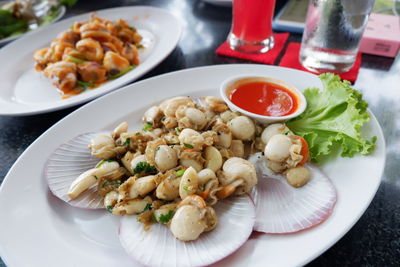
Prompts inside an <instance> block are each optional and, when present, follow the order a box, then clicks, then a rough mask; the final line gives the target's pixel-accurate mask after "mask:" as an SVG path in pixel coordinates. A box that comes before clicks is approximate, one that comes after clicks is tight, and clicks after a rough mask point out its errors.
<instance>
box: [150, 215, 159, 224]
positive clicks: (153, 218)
mask: <svg viewBox="0 0 400 267" xmlns="http://www.w3.org/2000/svg"><path fill="white" fill-rule="evenodd" d="M151 221H152V222H154V223H156V222H158V221H157V218H156V216H155V215H154V213H153V214H151Z"/></svg>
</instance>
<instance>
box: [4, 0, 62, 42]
mask: <svg viewBox="0 0 400 267" xmlns="http://www.w3.org/2000/svg"><path fill="white" fill-rule="evenodd" d="M66 10H67V8H66V7H65V6H60V11H59V13H58V15H57V17H55V18H54V19H53V20H52V21H51V22H50V23H49V24H47V25H50V24H53V23H55V22H56V21H59V20H60V19H61V18H62V17H63V16H64V15H65V11H66ZM47 25H45V26H41V27H39V28H38V29H40V28H42V27H46V26H47ZM36 30H37V29H35V30H32V31H28V32H25V33H23V34H20V35H17V36H10V37H7V38H4V39H0V45H4V44H6V43H9V42H11V41H14V40H15V39H17V38H21V37H22V36H25V35H27V34H30V33H32V32H33V31H36Z"/></svg>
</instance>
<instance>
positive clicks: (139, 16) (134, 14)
mask: <svg viewBox="0 0 400 267" xmlns="http://www.w3.org/2000/svg"><path fill="white" fill-rule="evenodd" d="M91 13H92V12H90V13H86V14H83V15H79V16H76V17H72V18H69V19H66V20H63V21H60V22H58V23H55V24H53V25H50V26H48V27H45V28H43V29H38V30H36V31H35V32H32V33H31V34H28V35H26V36H25V37H22V38H20V39H18V40H16V41H15V42H13V43H11V44H9V45H7V46H5V47H4V48H2V49H0V62H2V68H0V80H1V81H2V86H1V89H0V115H12V116H20V115H32V114H38V113H44V112H50V111H54V110H59V109H64V108H67V107H70V106H74V105H78V104H81V103H84V102H87V101H89V100H92V99H94V98H96V97H99V96H101V95H104V94H106V93H108V92H110V91H112V90H115V89H117V88H119V87H121V86H123V85H125V84H127V83H129V82H132V81H133V80H135V79H137V78H139V77H140V76H142V75H144V74H145V73H147V72H148V71H150V70H151V69H152V68H154V67H155V66H156V65H158V64H159V63H160V62H161V61H162V60H163V59H164V58H166V57H167V56H168V55H169V54H170V53H171V52H172V50H173V49H174V48H175V46H176V45H177V43H178V41H179V38H180V35H181V26H180V23H179V21H178V20H177V19H176V18H175V17H174V16H173V15H172V14H170V13H169V12H167V11H164V10H162V9H159V8H154V7H147V6H133V7H129V6H127V7H118V8H111V9H104V10H99V11H96V14H97V15H98V16H100V17H104V18H107V19H111V20H117V19H119V18H122V19H125V20H126V21H127V22H128V23H129V24H130V25H132V26H134V27H136V28H137V29H138V30H139V33H140V34H142V35H143V42H142V43H143V45H144V46H145V48H144V49H140V50H139V53H140V54H139V59H140V61H141V63H140V64H139V65H138V66H137V67H136V68H135V69H133V70H132V71H130V72H128V73H127V74H125V75H123V76H121V77H120V78H118V79H115V80H112V81H108V82H106V83H105V84H103V85H101V86H100V87H98V88H96V89H91V90H86V91H85V92H83V93H81V94H79V95H76V96H72V97H70V98H67V99H61V97H60V94H59V93H58V91H57V90H56V88H55V87H54V86H53V85H52V84H51V81H50V80H49V79H47V78H46V77H44V75H43V73H42V72H37V71H35V70H34V60H33V58H32V55H33V52H34V51H35V50H36V49H38V48H42V47H46V46H48V45H49V44H50V42H51V41H52V40H53V39H54V38H55V37H56V36H57V34H58V33H60V32H61V31H64V30H67V29H69V27H70V26H71V25H72V24H73V23H74V22H75V21H83V20H87V19H88V18H89V17H90V14H91Z"/></svg>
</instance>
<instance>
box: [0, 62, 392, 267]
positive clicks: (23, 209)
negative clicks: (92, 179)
mask: <svg viewBox="0 0 400 267" xmlns="http://www.w3.org/2000/svg"><path fill="white" fill-rule="evenodd" d="M244 74H249V75H267V76H271V77H275V78H277V79H280V80H283V81H285V82H287V83H289V84H292V85H294V86H296V87H297V88H299V89H300V90H304V89H305V88H307V87H310V86H316V87H321V86H322V85H321V82H320V81H319V79H318V78H317V76H314V75H312V74H310V73H306V72H301V71H298V70H293V69H286V68H281V67H275V66H265V65H250V64H241V65H218V66H208V67H201V68H194V69H188V70H183V71H179V72H173V73H169V74H165V75H161V76H158V77H154V78H151V79H147V80H144V81H141V82H138V83H135V84H132V85H129V86H126V87H124V88H123V89H121V90H118V91H115V92H113V93H111V94H108V95H106V96H104V97H101V98H99V99H97V100H95V101H93V102H91V103H89V104H87V105H85V106H83V107H81V108H80V109H78V110H76V111H75V112H73V113H71V114H70V115H68V116H67V117H65V118H64V119H62V120H61V121H60V122H58V123H57V124H55V125H54V126H53V127H51V128H50V129H49V130H47V131H46V132H45V133H44V134H43V135H41V136H40V137H39V138H38V139H37V140H36V141H35V142H34V143H32V145H31V146H29V148H27V149H26V151H25V152H24V153H23V154H22V155H21V157H20V158H19V159H18V160H17V161H16V163H15V164H14V165H13V167H12V168H11V169H10V171H9V173H8V174H7V176H6V178H5V180H4V182H3V184H2V186H1V188H0V210H1V213H2V214H1V221H0V222H1V227H0V240H1V242H0V254H1V256H2V257H3V260H4V261H5V262H6V263H7V264H8V265H10V266H32V265H34V266H92V265H93V264H94V263H95V264H96V266H140V265H139V264H138V263H136V262H133V261H132V260H131V259H130V258H129V256H128V255H126V254H125V252H124V251H123V249H122V247H121V245H120V244H119V242H118V236H117V228H118V225H117V221H118V218H117V217H116V216H113V215H111V214H109V213H107V212H105V211H93V210H84V209H78V208H74V207H70V206H69V205H68V204H66V203H65V202H63V201H62V200H59V199H58V198H57V197H54V196H53V195H52V194H51V193H50V191H49V189H48V187H47V183H46V181H45V178H44V176H43V166H44V165H45V162H46V160H47V156H48V155H50V154H51V153H52V152H53V151H54V150H55V149H56V148H57V147H59V145H60V144H62V143H65V142H66V141H68V140H70V139H71V138H73V137H74V136H77V135H79V134H82V133H85V132H88V131H94V132H101V131H111V130H112V129H113V128H114V127H115V126H116V125H117V124H119V122H121V121H124V120H125V121H127V122H128V123H129V125H130V130H134V129H138V128H141V127H142V123H141V122H140V119H141V117H142V114H143V112H144V111H145V110H146V108H148V107H149V106H150V105H151V104H154V103H157V102H159V101H161V100H163V99H165V98H168V97H172V96H177V95H191V96H203V95H210V94H213V95H218V88H219V85H220V84H221V83H222V81H224V80H226V79H227V78H229V77H231V76H236V75H244ZM105 107H106V108H105ZM365 133H366V134H367V133H368V136H369V135H375V136H377V138H378V140H377V148H376V150H375V151H374V152H373V153H372V154H371V155H369V156H355V157H354V158H338V159H337V160H334V161H330V162H328V163H327V164H324V165H323V166H322V169H323V170H324V171H325V172H326V173H327V174H328V175H329V177H330V178H331V180H332V182H333V183H334V185H335V187H336V189H337V192H338V201H337V204H336V207H335V209H334V212H333V214H332V215H331V217H330V218H328V219H327V220H326V221H325V222H324V223H322V224H321V225H319V226H317V227H315V228H312V229H310V230H307V231H303V232H300V233H296V234H290V235H267V234H261V233H253V235H252V236H251V237H250V239H249V241H248V242H246V243H245V245H243V246H242V247H241V248H240V249H239V250H238V251H236V252H235V253H233V254H232V255H230V256H229V257H227V258H225V259H224V260H222V261H221V262H218V263H217V264H215V266H294V265H303V264H306V263H307V262H309V261H311V260H312V259H314V258H315V257H317V256H318V255H320V254H321V253H323V252H324V251H325V250H327V249H328V248H329V247H330V246H332V245H333V244H334V243H335V242H336V241H338V240H339V239H340V238H341V237H342V236H343V235H344V234H345V233H346V232H347V231H348V230H349V229H350V228H351V227H352V226H353V225H354V224H355V223H356V221H357V220H358V219H359V218H360V216H361V215H362V214H363V213H364V211H365V209H366V208H367V207H368V205H369V203H370V202H371V200H372V198H373V197H374V195H375V193H376V190H377V188H378V186H379V184H380V179H381V175H382V172H383V168H384V163H385V142H384V138H383V134H382V131H381V128H380V126H379V124H378V122H377V120H376V118H375V117H374V116H373V115H372V114H371V122H370V123H369V124H368V125H366V127H365ZM354 192H357V194H354ZM232 234H234V232H233V233H232ZM149 249H151V248H149ZM44 252H45V253H44Z"/></svg>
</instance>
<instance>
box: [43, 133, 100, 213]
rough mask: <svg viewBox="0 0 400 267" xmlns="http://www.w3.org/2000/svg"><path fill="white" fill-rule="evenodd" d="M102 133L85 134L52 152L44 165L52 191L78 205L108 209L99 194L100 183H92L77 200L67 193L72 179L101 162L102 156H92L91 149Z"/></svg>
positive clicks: (66, 200) (79, 206) (69, 202)
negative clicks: (93, 140)
mask: <svg viewBox="0 0 400 267" xmlns="http://www.w3.org/2000/svg"><path fill="white" fill-rule="evenodd" d="M98 134H99V133H85V134H82V135H78V136H76V137H74V138H73V139H71V140H69V141H68V142H66V143H65V144H62V145H61V146H60V147H58V148H57V149H56V150H55V151H54V152H53V153H52V154H51V155H50V157H49V159H48V160H47V162H46V165H45V167H44V175H45V177H46V179H47V183H48V185H49V188H50V191H51V192H52V193H53V195H55V196H56V197H58V198H60V199H62V200H64V201H65V202H67V203H68V204H70V205H72V206H74V207H78V208H88V209H100V208H104V206H103V197H102V196H99V195H98V194H97V190H96V187H97V185H94V186H92V187H91V188H89V189H88V190H86V191H84V192H83V193H82V194H80V195H79V197H77V198H75V199H73V200H71V199H70V198H69V197H68V196H67V192H68V189H69V187H70V185H71V184H72V182H73V181H74V180H75V179H76V178H77V177H78V176H79V175H80V174H81V173H83V172H85V171H87V170H89V169H92V168H94V167H95V166H96V164H97V163H98V162H99V159H98V158H95V157H92V156H91V154H90V149H89V148H88V144H90V140H91V139H92V138H93V137H95V136H96V135H98Z"/></svg>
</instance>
